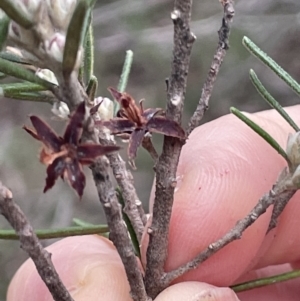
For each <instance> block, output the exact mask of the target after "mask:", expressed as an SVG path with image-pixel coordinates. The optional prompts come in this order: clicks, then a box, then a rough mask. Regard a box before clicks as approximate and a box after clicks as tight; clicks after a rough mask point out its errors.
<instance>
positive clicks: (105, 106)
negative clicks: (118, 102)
mask: <svg viewBox="0 0 300 301" xmlns="http://www.w3.org/2000/svg"><path fill="white" fill-rule="evenodd" d="M100 102H101V105H100V106H99V108H98V114H99V116H100V119H101V120H109V119H111V118H113V114H114V103H113V102H112V101H111V100H110V99H109V98H107V97H97V98H95V99H94V105H95V106H96V105H98V104H99V103H100Z"/></svg>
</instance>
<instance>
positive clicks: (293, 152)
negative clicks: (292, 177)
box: [286, 132, 300, 169]
mask: <svg viewBox="0 0 300 301" xmlns="http://www.w3.org/2000/svg"><path fill="white" fill-rule="evenodd" d="M286 153H287V156H288V158H289V160H290V162H291V165H292V167H293V169H296V168H297V166H298V165H299V164H300V132H297V133H295V134H289V137H288V141H287V147H286Z"/></svg>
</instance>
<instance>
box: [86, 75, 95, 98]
mask: <svg viewBox="0 0 300 301" xmlns="http://www.w3.org/2000/svg"><path fill="white" fill-rule="evenodd" d="M97 89H98V80H97V77H96V76H95V75H92V76H91V77H90V79H89V82H88V86H87V88H86V94H87V95H88V96H89V98H90V100H91V101H93V100H94V98H95V96H96V93H97Z"/></svg>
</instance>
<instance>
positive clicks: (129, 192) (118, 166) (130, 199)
mask: <svg viewBox="0 0 300 301" xmlns="http://www.w3.org/2000/svg"><path fill="white" fill-rule="evenodd" d="M99 141H100V143H101V144H102V145H113V144H115V142H114V141H113V140H112V139H110V138H107V137H106V136H105V134H104V133H103V132H102V131H101V130H100V131H99ZM107 158H108V160H109V163H110V167H111V169H112V171H113V174H114V177H115V179H116V181H117V183H118V186H119V188H120V190H121V193H122V197H123V199H124V202H125V206H124V209H123V211H124V213H125V214H126V215H127V216H128V218H129V220H130V222H131V225H132V227H133V229H134V231H135V234H136V236H137V239H138V241H139V242H141V238H142V235H143V232H144V226H145V224H146V222H147V217H146V215H145V212H144V209H143V206H142V205H143V204H142V202H141V201H140V199H139V198H138V196H137V193H136V190H135V187H134V185H133V176H132V174H131V172H130V171H129V170H128V169H127V168H126V164H125V162H124V160H123V159H122V158H121V156H120V155H119V154H117V153H111V154H108V155H107Z"/></svg>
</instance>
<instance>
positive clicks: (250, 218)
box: [164, 183, 296, 285]
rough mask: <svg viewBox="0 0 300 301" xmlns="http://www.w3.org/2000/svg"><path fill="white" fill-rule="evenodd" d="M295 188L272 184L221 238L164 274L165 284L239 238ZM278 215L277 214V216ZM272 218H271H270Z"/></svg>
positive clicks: (293, 191) (289, 197)
mask: <svg viewBox="0 0 300 301" xmlns="http://www.w3.org/2000/svg"><path fill="white" fill-rule="evenodd" d="M295 192H296V190H284V191H283V190H282V186H281V185H280V184H279V183H278V185H277V184H275V185H274V186H273V188H272V189H271V190H270V191H269V192H268V193H266V194H265V195H264V196H262V197H261V198H260V199H259V201H258V203H257V204H256V206H255V207H254V208H253V209H252V210H251V211H250V213H249V214H248V215H247V216H246V217H245V218H243V219H242V220H239V221H238V222H237V223H236V225H235V226H234V227H233V228H232V229H231V230H230V231H228V232H227V233H226V234H225V235H224V236H223V237H222V238H220V239H219V240H217V241H216V242H214V243H212V244H210V245H209V246H208V247H207V248H206V249H205V250H204V251H202V252H201V253H199V254H198V255H197V256H196V257H195V258H194V259H193V260H191V261H190V262H188V263H186V264H184V265H182V266H180V267H179V268H178V269H176V270H174V271H171V272H169V273H167V274H166V276H165V279H164V280H165V282H166V285H169V284H170V283H171V282H172V281H173V280H175V279H176V278H178V277H180V276H182V275H183V274H185V273H187V272H188V271H190V270H193V269H195V268H197V267H198V266H199V265H200V264H201V263H202V262H204V261H205V260H207V259H208V258H209V257H211V256H212V255H213V254H215V253H216V252H217V251H219V250H221V249H222V248H224V247H225V246H226V245H228V244H229V243H231V242H232V241H234V240H237V239H240V238H241V237H242V234H243V232H244V231H245V230H246V229H247V228H248V227H249V226H251V225H252V224H253V223H254V222H255V221H256V220H257V219H258V218H259V217H260V216H261V215H262V214H264V213H265V212H266V210H267V209H268V208H269V207H270V206H271V205H274V204H276V203H284V204H287V203H288V201H289V200H290V199H291V198H292V196H293V195H294V194H295ZM277 217H278V216H277ZM271 220H272V219H271Z"/></svg>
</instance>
